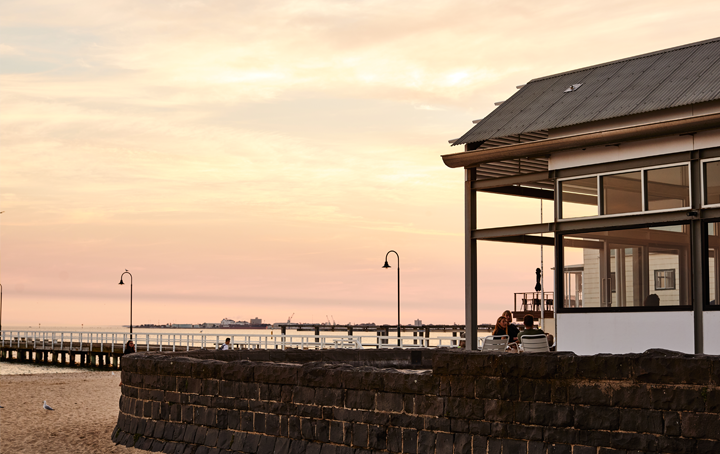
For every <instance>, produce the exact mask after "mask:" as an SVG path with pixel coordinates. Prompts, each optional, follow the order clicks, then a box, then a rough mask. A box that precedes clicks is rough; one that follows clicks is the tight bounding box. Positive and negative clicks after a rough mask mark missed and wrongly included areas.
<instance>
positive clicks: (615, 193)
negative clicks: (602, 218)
mask: <svg viewBox="0 0 720 454" xmlns="http://www.w3.org/2000/svg"><path fill="white" fill-rule="evenodd" d="M601 185H602V188H603V189H602V190H603V214H620V213H634V212H636V211H642V179H641V174H640V171H637V172H627V173H621V174H616V175H604V176H602V177H601Z"/></svg>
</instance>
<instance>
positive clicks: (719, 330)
mask: <svg viewBox="0 0 720 454" xmlns="http://www.w3.org/2000/svg"><path fill="white" fill-rule="evenodd" d="M703 344H704V347H705V349H704V350H705V354H707V355H720V311H705V312H703Z"/></svg>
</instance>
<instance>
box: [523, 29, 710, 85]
mask: <svg viewBox="0 0 720 454" xmlns="http://www.w3.org/2000/svg"><path fill="white" fill-rule="evenodd" d="M715 41H720V37H718V38H710V39H706V40H704V41H698V42H695V43H690V44H683V45H682V46H675V47H670V48H668V49H661V50H656V51H653V52H648V53H646V54H640V55H634V56H632V57H625V58H621V59H618V60H612V61H609V62H605V63H598V64H597V65H591V66H585V67H582V68H577V69H571V70H568V71H563V72H561V73H557V74H552V75H549V76H543V77H538V78H535V79H531V80H530V81H529V82H528V84H529V83H531V82H537V81H540V80H545V79H552V78H553V77H559V76H564V75H566V74H572V73H576V72H580V71H586V70H588V69H595V68H600V67H602V66H607V65H613V64H616V63H620V62H624V61H630V60H636V59H638V58H646V57H651V56H653V55H659V54H664V53H666V52H672V51H675V50H679V49H686V48H688V47H693V46H700V45H703V44H707V43H711V42H715Z"/></svg>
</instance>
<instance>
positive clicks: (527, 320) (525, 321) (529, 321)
mask: <svg viewBox="0 0 720 454" xmlns="http://www.w3.org/2000/svg"><path fill="white" fill-rule="evenodd" d="M523 324H524V325H525V326H533V325H534V324H535V319H534V318H533V316H532V315H530V314H527V315H526V316H525V317H524V318H523Z"/></svg>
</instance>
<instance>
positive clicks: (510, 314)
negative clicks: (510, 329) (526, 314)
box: [503, 311, 512, 318]
mask: <svg viewBox="0 0 720 454" xmlns="http://www.w3.org/2000/svg"><path fill="white" fill-rule="evenodd" d="M508 315H509V316H510V317H511V318H512V312H510V311H505V312H503V317H507V316H508Z"/></svg>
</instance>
